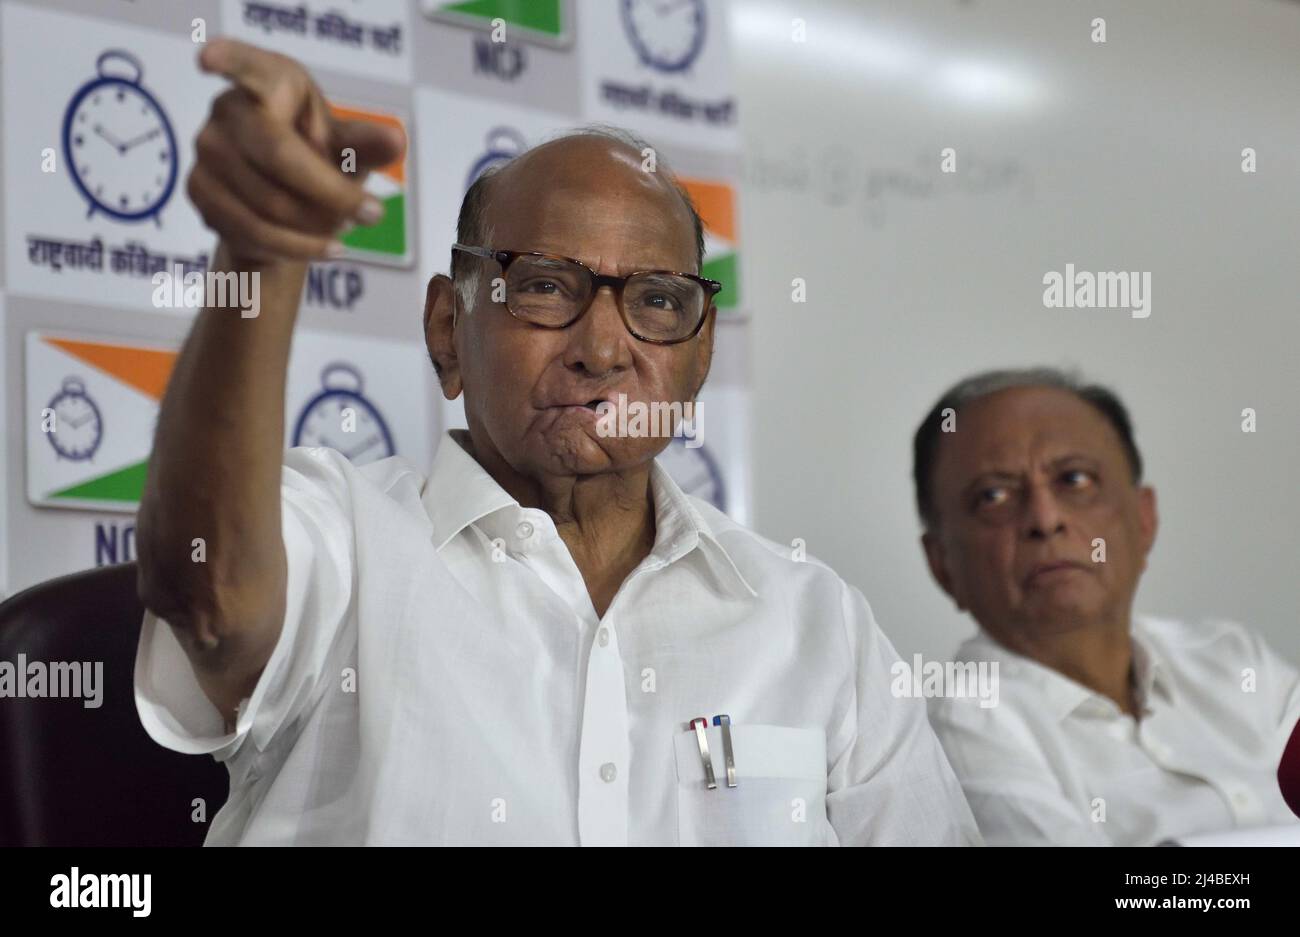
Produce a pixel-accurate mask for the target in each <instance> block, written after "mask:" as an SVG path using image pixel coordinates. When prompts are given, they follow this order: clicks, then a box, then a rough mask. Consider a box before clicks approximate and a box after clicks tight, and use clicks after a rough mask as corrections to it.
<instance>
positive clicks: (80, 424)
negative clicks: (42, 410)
mask: <svg viewBox="0 0 1300 937" xmlns="http://www.w3.org/2000/svg"><path fill="white" fill-rule="evenodd" d="M49 409H50V410H51V411H53V413H54V425H53V428H52V430H51V431H50V432H49V433H46V434H45V435H46V437H47V438H48V439H49V440H50V445H51V446H53V447H54V451H55V452H56V453H57V454H58V456H59V458H60V459H67V460H68V461H70V462H85V461H88V460H90V459H91V458H93V457H94V455H95V450H97V449H98V448H99V444H100V443H101V442H103V440H104V419H103V416H102V415H101V414H100V412H99V407H98V406H96V404H95V401H93V400H92V399H91V398H90V397H89V396H88V395H87V394H86V386H85V384H83V383H82V382H81V381H80V380H78V379H77V378H75V377H69V378H65V379H64V381H63V387H62V388H61V389H60V390H59V392H58V393H57V394H55V395H54V397H53V398H52V399H51V400H50V402H49Z"/></svg>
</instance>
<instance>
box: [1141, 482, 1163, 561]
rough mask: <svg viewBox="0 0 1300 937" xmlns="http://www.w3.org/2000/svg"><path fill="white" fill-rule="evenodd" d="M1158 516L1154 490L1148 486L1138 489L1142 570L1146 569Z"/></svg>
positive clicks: (1157, 526)
mask: <svg viewBox="0 0 1300 937" xmlns="http://www.w3.org/2000/svg"><path fill="white" fill-rule="evenodd" d="M1159 527H1160V515H1159V512H1158V511H1157V510H1156V490H1155V489H1154V488H1152V487H1151V486H1150V485H1143V486H1142V487H1141V488H1139V489H1138V530H1139V532H1140V533H1141V536H1142V568H1143V569H1146V565H1147V556H1148V555H1149V554H1150V553H1151V547H1153V546H1154V545H1155V542H1156V531H1157V530H1158V529H1159Z"/></svg>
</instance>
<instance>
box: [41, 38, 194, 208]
mask: <svg viewBox="0 0 1300 937" xmlns="http://www.w3.org/2000/svg"><path fill="white" fill-rule="evenodd" d="M95 65H96V70H97V71H98V73H99V74H98V77H97V78H94V79H91V80H90V81H89V82H87V83H86V84H84V85H82V86H81V87H80V88H79V89H78V90H77V92H76V93H75V94H74V95H73V96H72V100H71V101H70V102H69V104H68V108H67V111H66V112H65V114H64V117H63V158H64V160H65V162H66V163H67V166H68V168H69V170H70V175H71V176H72V181H73V183H74V184H75V185H76V186H77V189H78V190H79V191H80V192H81V194H82V195H83V196H84V197H85V198H86V200H87V201H88V202H89V203H90V212H89V214H91V215H93V214H95V212H96V211H99V212H103V213H104V214H106V215H109V216H111V217H113V218H116V219H118V220H119V221H128V222H134V221H143V220H145V219H147V218H153V219H154V221H155V223H159V224H160V223H161V222H160V221H159V219H158V213H159V212H160V211H162V208H163V206H164V205H166V204H167V201H168V199H170V198H171V195H172V192H173V191H174V190H175V188H176V176H177V166H176V161H177V148H176V135H175V133H174V132H173V131H172V126H171V122H170V121H169V120H168V119H167V114H166V113H165V112H164V111H163V109H162V106H161V105H160V104H159V103H158V101H157V99H155V98H154V96H153V95H152V94H150V93H149V92H148V91H147V90H145V88H144V87H143V86H142V85H141V83H140V81H141V78H142V77H143V69H142V68H141V65H140V63H139V61H138V60H137V59H136V58H135V57H134V56H132V55H131V54H130V53H129V52H124V51H122V50H120V49H110V50H109V51H107V52H105V53H103V54H102V55H100V57H99V59H98V61H97V62H96V63H95ZM109 69H114V70H113V71H110V70H109ZM132 70H133V73H132ZM118 71H125V72H127V74H119V73H118Z"/></svg>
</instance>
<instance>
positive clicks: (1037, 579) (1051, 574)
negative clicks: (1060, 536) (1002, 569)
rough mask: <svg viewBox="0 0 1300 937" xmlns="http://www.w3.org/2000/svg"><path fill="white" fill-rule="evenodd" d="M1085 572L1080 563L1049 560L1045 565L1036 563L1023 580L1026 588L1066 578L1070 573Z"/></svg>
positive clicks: (1085, 568)
mask: <svg viewBox="0 0 1300 937" xmlns="http://www.w3.org/2000/svg"><path fill="white" fill-rule="evenodd" d="M1086 571H1087V567H1086V566H1084V565H1083V564H1082V563H1076V562H1075V561H1074V560H1051V561H1049V562H1046V563H1038V564H1037V565H1035V566H1034V567H1033V568H1032V569H1031V570H1030V571H1029V575H1027V576H1026V577H1025V578H1024V584H1025V585H1026V586H1030V585H1036V584H1039V583H1043V582H1048V581H1050V580H1053V579H1057V578H1059V577H1063V576H1067V575H1069V574H1070V573H1077V572H1086Z"/></svg>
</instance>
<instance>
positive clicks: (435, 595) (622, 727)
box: [136, 40, 978, 845]
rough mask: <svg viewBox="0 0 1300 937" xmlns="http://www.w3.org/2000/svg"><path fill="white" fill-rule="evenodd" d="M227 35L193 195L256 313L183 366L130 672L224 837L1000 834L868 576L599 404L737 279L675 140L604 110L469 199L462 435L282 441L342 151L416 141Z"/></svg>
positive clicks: (150, 518)
mask: <svg viewBox="0 0 1300 937" xmlns="http://www.w3.org/2000/svg"><path fill="white" fill-rule="evenodd" d="M200 61H201V65H202V66H203V67H204V68H206V69H208V70H210V71H214V72H218V73H221V74H223V75H225V76H227V77H228V78H230V79H231V80H232V81H233V83H234V87H233V88H232V89H231V90H228V91H226V92H225V93H224V94H223V95H221V96H220V97H219V98H217V100H216V103H215V105H214V107H213V112H212V117H211V119H210V121H209V123H208V124H207V126H206V127H205V128H204V130H203V131H202V132H201V133H200V134H199V138H198V141H197V149H198V154H199V157H198V160H197V164H196V166H195V168H194V170H193V174H192V176H191V178H190V184H189V192H190V196H191V198H192V199H193V201H194V203H195V204H196V206H197V207H198V209H199V210H200V212H201V213H202V214H203V216H204V218H205V220H206V221H207V223H208V224H209V225H210V226H211V227H212V228H213V229H215V230H216V231H217V232H218V233H219V234H220V236H221V241H220V244H219V247H218V251H217V265H218V269H222V270H237V271H241V272H242V271H248V272H257V273H260V275H261V277H262V297H263V309H262V313H261V315H260V317H258V318H256V319H242V318H241V317H240V316H238V315H236V314H232V312H231V311H230V310H225V309H221V308H207V309H205V310H203V312H202V313H201V314H200V315H199V317H198V319H197V321H196V322H195V324H194V327H193V331H192V332H191V334H190V337H189V338H188V340H187V343H186V346H185V349H184V351H183V353H182V355H181V357H180V360H179V362H178V364H177V367H176V370H175V373H174V376H173V377H172V380H171V383H170V386H169V388H168V391H167V396H166V399H165V401H164V404H163V408H162V413H161V416H160V419H159V425H158V433H157V440H156V444H155V447H154V453H153V461H152V463H151V467H150V472H149V482H148V490H147V492H146V495H145V498H144V502H143V504H142V508H141V514H140V519H139V532H140V534H139V540H140V549H139V554H140V591H141V595H142V598H143V599H144V601H145V604H146V605H147V607H148V609H149V614H147V615H146V619H145V627H144V630H143V632H142V635H141V641H140V649H139V655H138V659H137V668H136V697H137V704H138V707H139V710H140V715H141V718H142V720H143V722H144V725H145V726H146V728H147V729H148V731H149V732H150V733H151V734H152V735H153V737H154V738H155V739H157V740H158V741H159V742H160V743H162V744H164V745H166V746H168V747H170V748H173V749H176V750H178V751H183V752H191V753H196V754H197V753H208V754H211V755H213V756H215V757H216V758H218V759H219V760H221V761H223V762H224V763H225V764H226V766H227V767H228V768H229V771H230V779H231V794H230V799H229V802H228V803H227V804H226V805H225V807H224V808H223V809H222V810H221V812H220V814H218V815H217V817H216V818H215V819H214V821H213V823H212V828H211V830H210V832H209V836H208V842H209V843H210V844H214V843H222V844H233V843H248V844H253V843H256V844H333V843H370V844H426V843H427V844H458V843H459V844H491V843H503V844H505V843H513V844H540V843H558V844H565V843H582V844H665V845H671V844H678V843H680V844H751V843H772V844H835V843H846V844H848V843H852V844H868V843H953V844H959V843H970V842H976V841H978V833H977V832H976V830H975V827H974V823H973V820H972V818H971V815H970V812H969V809H968V808H967V806H966V802H965V800H964V798H963V796H962V793H961V790H960V787H959V785H958V784H957V782H956V779H955V777H954V775H953V773H952V771H951V769H950V767H949V765H948V762H947V761H946V759H945V757H944V755H943V753H942V750H941V749H940V747H939V745H938V743H937V741H936V739H935V737H934V735H933V733H932V732H931V730H930V727H929V724H928V722H927V720H926V714H925V710H924V702H923V701H920V700H904V699H895V698H893V697H891V695H890V693H889V686H890V665H891V664H892V663H893V662H894V661H895V660H896V659H897V657H896V655H895V653H894V650H893V648H892V647H891V646H890V644H889V641H888V640H887V639H886V638H885V636H884V635H883V634H882V633H881V631H880V629H879V628H878V627H877V625H876V623H875V621H874V620H873V619H872V616H871V612H870V609H869V608H868V606H867V604H866V602H865V601H864V599H863V597H862V595H861V594H860V593H858V592H857V590H855V589H853V588H851V587H849V586H847V585H846V584H845V583H844V582H843V581H842V580H841V579H840V578H839V577H838V576H836V575H835V574H834V573H833V572H832V571H831V570H829V569H828V568H827V567H825V566H823V565H821V564H819V563H816V562H813V561H808V562H796V561H794V560H793V559H792V558H791V556H790V554H789V551H787V550H785V549H783V548H782V547H780V546H778V545H776V544H773V543H771V542H768V541H766V540H764V539H762V538H760V537H758V536H757V535H755V534H753V533H751V532H750V531H748V530H746V529H744V528H743V527H740V526H738V525H737V524H735V523H734V522H732V521H731V520H729V519H728V518H727V517H726V516H725V515H724V514H722V513H720V512H718V511H716V510H714V509H713V508H712V507H710V506H708V505H706V504H705V503H703V502H701V501H698V500H696V499H693V498H689V497H687V496H686V495H684V494H683V493H682V492H681V490H680V489H678V488H677V487H676V486H675V485H674V484H673V482H672V481H671V480H670V479H669V477H668V476H667V474H665V473H664V471H663V470H662V469H661V468H660V467H659V466H658V465H657V464H656V462H655V460H654V457H655V455H656V454H657V453H658V452H659V451H661V450H662V449H663V447H664V446H665V445H666V444H667V439H665V438H663V437H662V436H660V437H630V436H623V437H620V436H616V435H615V436H610V435H607V434H605V433H604V432H601V431H599V429H598V427H597V421H598V419H599V416H598V412H597V411H598V410H599V409H600V408H601V406H602V404H603V403H608V402H610V401H614V400H617V399H618V397H619V395H620V394H621V395H626V399H627V400H630V401H640V402H672V401H683V402H685V401H693V400H694V398H695V395H696V394H697V392H698V391H699V389H700V386H701V385H702V384H703V382H704V380H705V377H706V375H707V374H708V370H709V361H710V356H711V353H712V349H713V340H714V313H715V310H714V307H713V304H712V296H713V294H714V293H715V292H716V290H717V288H718V284H716V283H714V282H712V281H709V280H706V279H703V278H702V277H700V276H699V275H698V274H697V273H696V272H695V271H698V269H699V265H700V253H701V240H702V239H701V229H700V221H699V218H698V217H697V215H696V213H695V211H694V209H693V208H692V206H691V205H690V203H689V200H688V199H687V198H686V197H685V196H684V195H683V193H682V192H681V191H680V190H679V189H678V187H677V186H676V185H675V184H674V183H673V182H672V180H671V178H670V177H669V176H667V174H666V173H665V172H664V171H663V169H662V163H661V164H660V171H659V172H655V173H650V172H645V171H643V169H642V165H641V154H640V153H639V151H638V150H637V149H636V148H634V147H630V146H628V145H627V144H626V143H624V142H620V141H619V140H618V139H616V138H613V137H611V136H609V135H602V134H597V133H579V134H577V135H573V136H569V137H565V138H561V139H559V140H557V141H553V142H551V143H548V144H546V145H543V146H540V147H538V148H536V149H534V150H532V151H530V152H528V153H526V154H525V155H523V156H520V157H518V158H517V159H516V160H515V161H514V162H512V163H510V164H508V165H507V166H505V167H504V168H502V169H501V170H499V171H498V172H495V173H493V174H491V175H488V176H486V177H484V178H483V179H482V180H480V181H479V182H478V183H477V184H475V185H474V187H473V188H472V189H471V190H470V192H469V193H468V194H467V196H466V198H465V203H464V206H463V208H462V211H461V217H460V222H459V230H458V240H459V243H458V245H457V247H456V249H455V250H454V252H453V265H452V270H453V275H454V279H450V278H448V277H446V276H435V277H433V278H432V279H431V280H430V281H429V285H428V291H427V297H426V301H425V309H424V331H425V337H426V341H427V345H428V349H429V355H430V357H431V358H432V360H433V362H434V365H435V367H436V369H437V371H438V374H439V377H440V380H441V383H442V389H443V392H444V393H445V394H446V396H447V397H448V398H455V397H457V396H458V395H460V394H464V400H465V413H466V417H467V420H468V426H469V429H468V432H466V433H452V434H449V436H448V437H447V438H445V439H444V440H443V441H442V443H441V445H440V447H439V449H438V453H437V456H436V458H435V459H434V462H433V465H432V467H431V468H430V469H429V470H428V472H427V474H426V473H423V472H421V471H419V470H417V469H416V468H415V467H413V466H412V465H410V464H409V463H407V462H405V461H404V460H402V459H401V458H396V457H395V458H390V459H385V460H383V461H380V462H376V463H372V464H370V465H366V466H364V467H362V468H357V467H354V466H353V465H351V464H350V463H349V462H348V461H347V460H346V459H345V458H344V457H343V456H342V455H340V454H339V453H337V452H335V451H333V450H331V449H323V448H320V449H291V450H289V451H288V452H287V453H285V452H284V451H283V449H282V440H283V423H282V420H283V415H282V414H283V396H284V381H285V369H286V362H287V360H288V354H289V345H290V338H291V335H292V330H293V323H294V318H295V316H296V311H297V305H298V300H299V296H300V293H301V289H302V284H303V280H304V277H305V271H306V265H307V262H308V261H310V260H312V259H317V258H323V257H327V256H330V255H331V254H332V253H334V252H335V249H334V247H333V244H334V243H335V242H334V240H333V237H334V233H335V232H336V231H337V229H338V228H339V227H340V225H341V224H342V223H344V222H346V221H349V220H354V221H359V222H361V223H370V222H373V221H374V220H375V217H376V208H377V206H375V205H373V204H371V203H369V202H368V201H367V198H366V195H365V193H364V191H363V189H362V187H361V180H360V179H358V178H357V177H356V176H347V175H344V174H343V173H341V172H339V171H338V169H337V168H336V167H337V166H338V165H339V160H338V159H337V158H336V154H337V153H338V152H339V151H340V150H341V149H342V148H344V147H352V148H353V149H354V150H355V151H356V153H357V154H358V159H359V161H360V163H362V164H363V165H365V166H371V167H373V166H377V165H383V164H385V163H386V162H389V161H391V160H392V159H393V158H395V157H396V155H397V154H398V153H399V152H400V148H401V146H402V141H401V140H399V139H394V138H393V137H392V136H390V135H389V132H388V131H386V130H382V129H379V130H376V129H371V128H366V127H364V126H360V125H357V124H349V123H343V122H336V121H335V120H334V119H333V118H332V117H331V116H330V115H329V112H328V110H327V108H326V105H325V102H324V100H323V99H322V97H321V95H320V92H319V91H318V90H317V89H316V88H315V87H314V85H313V84H312V82H311V79H310V78H309V76H308V75H307V73H306V72H305V71H303V70H302V69H301V68H300V67H299V66H298V65H297V64H296V63H294V62H292V61H290V60H289V59H286V58H284V57H282V56H278V55H274V54H271V53H267V52H264V51H261V50H257V49H255V48H252V47H249V46H245V45H241V44H239V43H235V42H232V41H228V40H220V41H217V42H214V43H212V44H210V45H209V46H208V47H207V48H206V49H205V50H204V52H203V53H202V55H201V59H200ZM446 132H448V133H452V132H454V128H446ZM195 538H204V542H205V543H206V544H207V561H206V562H205V563H194V562H191V554H192V546H191V544H192V542H193V541H194V539H195Z"/></svg>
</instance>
